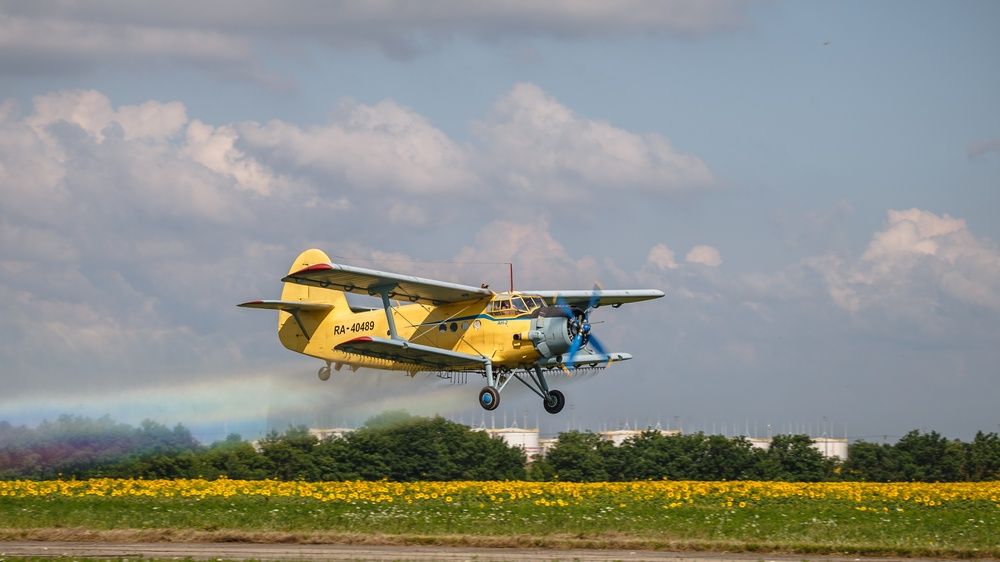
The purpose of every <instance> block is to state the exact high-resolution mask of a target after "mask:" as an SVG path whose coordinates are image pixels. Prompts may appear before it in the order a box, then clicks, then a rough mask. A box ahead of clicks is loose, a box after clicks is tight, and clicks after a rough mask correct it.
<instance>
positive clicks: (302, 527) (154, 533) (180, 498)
mask: <svg viewBox="0 0 1000 562" xmlns="http://www.w3.org/2000/svg"><path fill="white" fill-rule="evenodd" d="M208 485H209V484H206V486H208ZM274 485H275V486H286V488H284V490H285V492H286V493H279V492H278V491H275V492H273V493H272V492H270V491H268V492H267V494H264V493H263V492H261V491H260V490H257V489H256V488H255V489H254V490H257V491H252V490H249V488H243V489H242V490H243V491H242V492H241V491H239V490H237V491H236V492H218V493H214V492H213V493H208V492H203V491H199V492H191V493H188V492H184V493H179V492H178V493H176V494H174V495H172V496H171V495H170V494H169V493H165V494H166V495H165V496H164V495H158V496H157V495H153V496H152V497H148V496H144V495H138V494H132V495H130V494H120V495H114V494H115V492H114V491H113V490H112V488H102V489H99V490H98V491H97V492H89V493H83V492H81V493H76V492H73V493H38V494H36V495H25V494H7V495H0V539H6V540H13V539H46V538H48V539H63V540H80V539H81V538H91V539H102V538H103V539H110V540H229V541H233V540H245V541H258V542H276V541H282V542H294V541H300V542H327V541H330V542H369V543H372V542H384V543H389V544H399V543H411V544H443V545H446V544H455V545H472V546H519V547H523V546H547V547H590V548H648V549H702V550H730V551H733V550H740V551H757V552H766V551H774V552H800V553H813V554H817V553H849V554H867V555H895V556H947V557H960V558H1000V503H998V500H997V499H996V498H997V495H995V494H997V491H996V490H997V489H998V488H1000V486H998V484H996V483H987V484H982V485H972V484H966V485H955V484H939V485H927V484H922V485H917V484H888V485H877V484H846V483H845V484H786V483H657V482H650V483H636V484H565V483H563V484H536V483H416V484H389V483H353V484H351V483H345V484H340V483H336V484H335V483H330V484H317V485H310V484H305V483H303V484H296V483H291V484H287V483H274ZM163 486H168V484H164V485H163ZM179 486H180V485H179ZM289 486H291V487H293V488H290V487H289ZM296 486H297V487H296ZM311 486H319V487H323V486H325V487H326V488H314V487H311ZM337 486H340V487H339V488H336V487H337ZM350 486H354V487H353V488H351V487H350ZM957 486H962V487H961V488H957ZM976 486H986V487H987V488H977V487H976ZM181 489H184V490H186V488H183V487H181ZM191 489H192V490H193V489H195V488H191ZM206 489H207V488H206ZM322 489H325V490H326V491H325V492H317V491H316V490H322ZM276 490H277V488H276ZM158 493H159V492H158ZM323 493H326V494H327V495H325V496H324V495H323ZM227 494H228V495H227ZM991 498H993V499H991Z"/></svg>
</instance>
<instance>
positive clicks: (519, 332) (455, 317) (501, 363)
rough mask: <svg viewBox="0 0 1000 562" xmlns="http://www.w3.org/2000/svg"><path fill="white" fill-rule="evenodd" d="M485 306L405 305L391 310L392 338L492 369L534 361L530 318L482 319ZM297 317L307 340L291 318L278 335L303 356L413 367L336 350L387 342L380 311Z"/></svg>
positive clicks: (281, 324)
mask: <svg viewBox="0 0 1000 562" xmlns="http://www.w3.org/2000/svg"><path fill="white" fill-rule="evenodd" d="M487 304H488V301H485V300H484V301H475V302H472V303H468V302H465V303H456V304H445V305H440V306H436V307H431V306H426V305H422V304H408V305H402V306H397V307H395V308H392V309H391V310H392V314H393V321H394V323H395V325H396V333H397V335H398V336H399V337H400V338H403V339H406V340H409V341H412V342H414V343H419V344H424V345H429V346H433V347H438V348H442V349H449V350H452V351H457V352H460V353H467V354H469V355H475V356H483V357H487V358H489V359H490V360H491V361H492V362H493V365H494V368H496V367H508V368H514V367H518V366H524V365H528V364H530V363H533V362H535V361H537V360H538V358H539V354H538V352H537V351H536V350H535V347H534V346H533V345H532V344H531V341H530V340H529V339H528V331H529V330H530V329H531V318H529V317H528V316H527V315H523V316H521V317H512V316H508V317H494V316H492V315H490V314H486V313H485V310H486V306H487ZM337 308H340V310H336V309H335V310H334V311H333V312H331V313H329V314H326V315H325V317H322V313H319V314H317V313H308V314H300V319H301V320H302V321H303V324H304V325H305V328H306V330H307V331H311V332H310V335H311V336H312V337H311V339H307V338H306V337H305V336H304V335H303V334H302V330H301V329H300V328H299V326H298V323H297V322H296V321H295V319H294V318H292V315H291V314H288V313H286V312H281V313H280V318H279V329H278V335H279V338H280V339H281V343H282V344H283V345H284V346H285V347H286V348H288V349H290V350H292V351H297V352H299V353H303V354H305V355H309V356H312V357H316V358H319V359H323V360H326V361H332V362H334V363H343V364H347V365H355V366H359V367H372V368H377V369H390V370H402V371H412V370H414V366H413V365H409V364H399V363H395V362H392V361H388V360H382V359H374V358H369V357H364V356H360V355H356V354H352V353H344V352H341V351H336V350H335V349H334V348H336V347H337V346H338V345H340V344H341V343H343V342H346V341H350V340H353V339H355V338H360V337H365V336H369V337H378V338H386V337H389V324H388V322H387V321H386V317H385V311H384V310H381V309H378V310H371V311H364V312H350V311H347V312H346V313H345V312H344V310H343V307H337ZM321 318H322V319H321Z"/></svg>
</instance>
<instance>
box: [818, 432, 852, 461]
mask: <svg viewBox="0 0 1000 562" xmlns="http://www.w3.org/2000/svg"><path fill="white" fill-rule="evenodd" d="M812 441H813V447H814V448H815V449H816V450H817V451H819V452H820V453H822V455H823V456H824V457H826V458H828V459H833V458H836V459H840V460H842V461H846V460H847V439H846V438H844V437H813V438H812Z"/></svg>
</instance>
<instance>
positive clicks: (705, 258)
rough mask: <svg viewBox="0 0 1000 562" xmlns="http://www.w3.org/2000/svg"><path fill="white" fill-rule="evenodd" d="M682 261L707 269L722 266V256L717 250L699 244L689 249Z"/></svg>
mask: <svg viewBox="0 0 1000 562" xmlns="http://www.w3.org/2000/svg"><path fill="white" fill-rule="evenodd" d="M684 261H686V262H688V263H696V264H700V265H707V266H708V267H719V266H720V265H722V255H721V254H719V250H717V249H715V248H714V247H712V246H707V245H705V244H699V245H697V246H695V247H694V248H691V251H689V252H688V253H687V255H686V256H684Z"/></svg>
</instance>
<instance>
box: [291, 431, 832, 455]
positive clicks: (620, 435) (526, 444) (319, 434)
mask: <svg viewBox="0 0 1000 562" xmlns="http://www.w3.org/2000/svg"><path fill="white" fill-rule="evenodd" d="M471 429H472V430H473V431H483V432H486V434H488V435H490V436H491V437H499V438H500V439H503V441H504V442H505V443H507V444H508V445H510V446H511V447H520V448H521V449H522V450H524V454H525V455H526V456H527V457H528V461H529V462H530V461H532V460H534V459H536V458H538V457H542V456H545V455H546V454H547V453H548V452H549V450H550V449H552V447H553V446H555V444H556V443H557V442H558V439H556V438H554V437H553V438H544V439H543V438H541V435H540V433H539V430H538V428H537V427H536V428H520V427H498V428H488V427H473V428H471ZM352 431H354V429H351V428H346V427H333V428H316V429H310V430H309V434H310V435H314V436H315V437H316V438H317V439H320V440H324V439H330V438H335V439H340V438H343V437H344V436H346V435H347V434H348V433H351V432H352ZM647 431H657V432H659V433H660V435H664V436H673V435H680V434H681V431H680V430H678V429H658V428H647V429H614V430H608V431H602V432H600V433H599V434H598V435H600V436H601V437H602V438H603V439H606V440H607V441H610V442H611V443H612V444H613V445H614V446H616V447H619V446H621V445H622V443H624V442H625V441H626V440H628V439H631V438H633V437H636V436H638V435H641V434H642V433H644V432H647ZM745 439H746V440H747V441H749V442H750V445H752V446H753V447H756V448H758V449H764V450H767V449H770V448H771V438H770V437H746V438H745ZM811 439H812V446H813V447H814V448H815V449H816V450H817V451H819V452H820V453H821V454H822V455H823V456H824V457H826V458H828V459H833V458H835V459H839V460H841V461H844V460H847V447H848V440H847V438H846V437H812V438H811Z"/></svg>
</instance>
